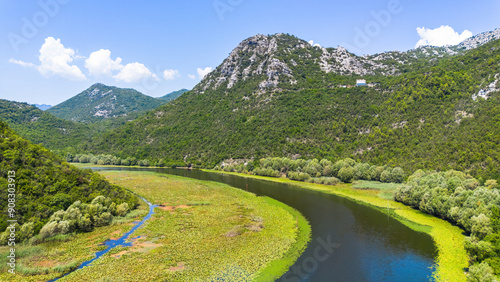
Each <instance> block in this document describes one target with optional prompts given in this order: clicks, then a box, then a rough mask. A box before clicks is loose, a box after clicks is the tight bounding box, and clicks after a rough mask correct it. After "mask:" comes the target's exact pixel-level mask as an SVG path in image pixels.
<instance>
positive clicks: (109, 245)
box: [49, 197, 157, 282]
mask: <svg viewBox="0 0 500 282" xmlns="http://www.w3.org/2000/svg"><path fill="white" fill-rule="evenodd" d="M139 198H141V199H142V200H143V201H144V202H146V203H147V204H148V206H149V212H148V214H147V215H146V216H145V217H144V218H143V219H142V220H141V221H139V222H137V223H136V224H135V225H134V227H132V229H130V230H129V231H128V232H127V233H125V234H124V235H123V236H122V237H120V238H118V239H116V240H112V239H109V240H107V241H106V242H104V245H105V246H107V248H106V249H104V250H102V251H98V252H96V253H95V257H94V258H93V259H91V260H88V261H85V262H83V263H82V264H80V266H78V267H77V268H75V269H74V270H72V271H70V272H68V273H66V274H64V275H63V276H61V277H58V278H55V279H52V280H49V282H52V281H57V280H59V279H61V278H63V277H65V276H68V275H70V274H71V273H73V272H74V271H77V270H78V269H82V268H84V267H86V266H88V265H90V264H91V263H92V262H94V261H95V260H96V259H99V258H100V257H102V256H103V255H105V254H107V253H108V252H109V251H111V250H112V249H113V248H116V247H118V246H121V247H130V246H132V242H126V241H127V239H128V238H129V237H130V235H131V234H132V233H134V231H136V230H137V229H138V228H139V227H141V226H142V225H143V224H144V222H146V220H148V219H149V218H150V217H151V216H152V215H153V214H154V208H155V207H157V205H153V204H151V203H150V202H148V200H146V199H144V198H143V197H139Z"/></svg>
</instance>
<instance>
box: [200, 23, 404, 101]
mask: <svg viewBox="0 0 500 282" xmlns="http://www.w3.org/2000/svg"><path fill="white" fill-rule="evenodd" d="M304 65H316V66H317V67H318V68H319V69H321V70H322V71H323V72H324V73H336V74H341V75H353V74H354V75H367V74H374V73H375V72H377V73H382V74H394V73H395V72H396V70H395V69H393V68H392V67H388V66H386V65H384V64H383V63H381V62H378V61H375V60H370V59H368V58H364V57H358V56H356V55H354V54H352V53H349V52H348V51H347V50H346V49H345V48H344V47H338V48H321V47H318V46H311V44H309V43H308V42H306V41H305V40H302V39H299V38H297V37H294V36H291V35H288V34H282V33H279V34H275V35H262V34H258V35H255V36H252V37H250V38H247V39H245V40H243V41H242V42H241V43H240V44H238V46H237V47H236V48H234V49H233V51H232V52H231V53H230V54H229V56H228V57H227V58H226V59H225V60H224V61H223V63H222V64H221V65H219V66H218V67H217V68H216V69H215V71H213V72H212V73H210V74H209V75H207V76H206V77H205V78H204V80H203V81H202V82H201V83H200V84H199V85H198V86H197V87H196V89H195V90H197V91H198V92H204V91H206V90H208V89H212V90H216V89H218V88H220V87H224V88H227V89H231V88H233V87H234V86H235V85H236V84H237V83H239V82H241V81H246V80H248V79H251V78H252V79H254V78H255V79H259V80H260V82H259V88H260V91H267V90H269V89H276V88H278V85H279V84H280V83H286V84H289V85H293V84H296V83H297V80H298V79H303V77H299V76H297V71H298V68H300V67H303V66H304Z"/></svg>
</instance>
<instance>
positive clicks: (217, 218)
mask: <svg viewBox="0 0 500 282" xmlns="http://www.w3.org/2000/svg"><path fill="white" fill-rule="evenodd" d="M99 173H101V174H102V175H104V176H106V177H107V178H108V180H109V181H110V182H112V183H114V184H117V185H120V186H122V187H124V188H127V189H129V190H131V191H133V192H135V193H137V194H138V195H140V196H143V197H145V198H146V199H148V200H149V201H150V202H151V203H153V204H157V205H162V206H160V207H159V208H156V209H155V214H154V215H153V217H152V218H151V219H150V221H148V222H146V223H145V225H144V227H142V228H140V229H138V230H137V231H136V232H135V233H134V234H133V235H132V236H133V237H134V238H135V237H137V236H140V237H139V238H137V239H135V240H132V246H131V247H123V248H117V249H114V250H112V251H111V252H110V253H108V254H106V255H105V256H103V257H102V258H101V259H99V260H97V261H95V262H94V263H93V265H92V266H90V267H86V268H84V269H81V270H78V271H77V272H74V273H72V274H71V275H70V276H68V278H66V279H62V280H61V281H66V280H67V281H74V280H78V281H81V280H91V281H94V280H97V279H108V280H110V281H120V279H121V280H127V281H153V280H154V281H156V280H159V281H195V280H200V281H207V280H209V281H214V280H216V281H218V280H221V279H222V280H226V281H240V280H244V281H248V280H255V281H269V280H274V279H276V278H279V277H280V276H281V275H282V274H284V273H285V272H286V271H287V270H288V268H289V267H290V266H291V265H292V264H293V263H294V262H295V261H296V259H297V258H298V256H300V254H301V253H302V251H303V250H304V249H305V247H306V246H307V242H308V240H309V236H310V227H309V225H308V223H307V221H306V220H305V219H304V218H303V217H302V216H301V215H300V214H299V213H298V212H297V211H295V210H293V209H291V208H289V207H287V206H285V205H283V204H281V203H279V202H277V201H274V200H272V199H269V198H265V197H257V196H255V195H254V194H252V193H248V192H245V191H242V190H239V189H234V188H232V187H230V186H228V185H225V184H221V183H216V182H208V181H199V180H193V179H187V178H183V177H178V176H173V175H165V174H157V173H154V172H125V171H101V172H99Z"/></svg>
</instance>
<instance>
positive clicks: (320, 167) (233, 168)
mask: <svg viewBox="0 0 500 282" xmlns="http://www.w3.org/2000/svg"><path fill="white" fill-rule="evenodd" d="M215 169H216V170H223V171H227V172H240V173H252V174H255V175H261V176H271V177H287V178H289V179H292V180H298V181H307V182H314V183H319V184H328V185H335V184H337V183H338V182H339V181H342V182H345V183H349V182H352V181H353V180H373V181H381V182H394V183H401V182H403V180H404V178H405V173H404V171H403V169H401V168H400V167H395V168H391V167H389V166H375V165H370V164H368V163H359V162H356V161H355V160H353V159H350V158H346V159H341V160H338V161H336V162H335V163H334V162H332V161H330V160H327V159H322V160H321V161H320V160H318V159H311V160H304V159H297V160H292V159H289V158H263V159H260V160H255V161H253V162H252V161H249V162H240V163H238V164H226V163H224V162H223V163H222V164H221V165H218V166H216V167H215Z"/></svg>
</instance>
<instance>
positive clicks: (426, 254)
mask: <svg viewBox="0 0 500 282" xmlns="http://www.w3.org/2000/svg"><path fill="white" fill-rule="evenodd" d="M99 169H112V170H142V171H144V170H147V171H154V172H159V173H167V174H173V175H179V176H184V177H190V178H195V179H199V180H210V181H217V182H222V183H226V184H229V185H231V186H233V187H236V188H240V189H245V190H248V191H249V192H253V193H255V194H257V195H263V196H268V197H271V198H274V199H276V200H278V201H280V202H282V203H285V204H287V205H289V206H291V207H293V208H295V209H297V210H298V211H300V212H301V213H302V214H303V215H304V216H305V217H306V218H307V219H308V220H309V222H310V224H311V227H312V239H311V242H310V243H309V245H308V247H307V249H306V250H305V252H304V253H303V254H302V256H301V257H300V258H299V259H298V260H297V262H296V263H295V264H294V265H293V266H292V267H291V268H290V269H289V271H288V272H287V273H286V274H285V275H283V277H281V278H280V279H279V280H278V281H284V282H285V281H286V282H288V281H290V282H292V281H293V282H298V281H356V282H358V281H429V280H432V273H433V270H434V269H433V264H434V257H435V254H436V248H435V246H434V243H433V241H432V238H431V237H430V236H429V235H427V234H425V233H420V232H416V231H413V230H411V229H410V228H408V227H406V226H405V225H403V224H402V223H400V222H399V221H397V220H395V219H393V218H391V217H389V216H388V215H386V214H384V213H382V212H380V211H378V210H376V209H373V208H370V207H367V206H364V205H360V204H357V203H355V202H353V201H350V200H347V199H344V198H342V197H338V196H335V195H329V194H325V193H321V192H316V191H310V190H306V189H301V188H299V187H296V186H293V185H289V184H284V183H276V182H272V181H265V180H258V179H250V178H244V177H239V176H234V175H224V174H218V173H209V172H203V171H199V170H183V169H170V168H144V169H141V168H99Z"/></svg>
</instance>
